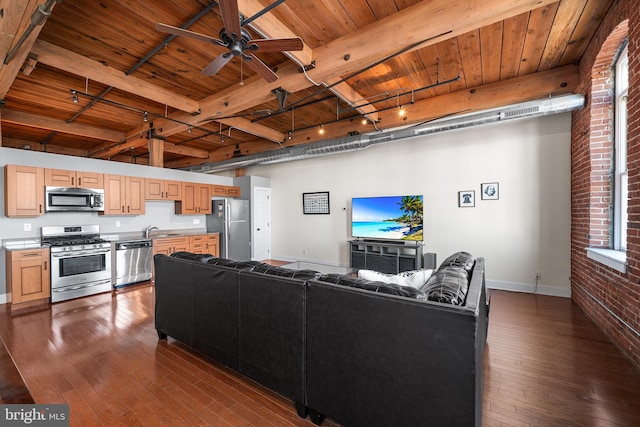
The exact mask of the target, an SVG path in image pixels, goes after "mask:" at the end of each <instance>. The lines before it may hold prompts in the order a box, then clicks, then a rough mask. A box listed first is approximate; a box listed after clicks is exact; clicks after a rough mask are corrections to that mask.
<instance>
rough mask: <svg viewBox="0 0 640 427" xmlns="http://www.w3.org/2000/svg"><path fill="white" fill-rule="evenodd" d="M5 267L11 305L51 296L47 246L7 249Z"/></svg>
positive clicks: (45, 298)
mask: <svg viewBox="0 0 640 427" xmlns="http://www.w3.org/2000/svg"><path fill="white" fill-rule="evenodd" d="M6 267H7V291H8V292H9V293H11V304H12V306H15V305H17V304H22V303H26V302H34V301H38V300H42V302H45V301H47V300H48V299H49V298H50V297H51V272H50V268H51V261H50V258H49V248H38V249H23V250H16V251H7V252H6ZM12 308H13V307H12Z"/></svg>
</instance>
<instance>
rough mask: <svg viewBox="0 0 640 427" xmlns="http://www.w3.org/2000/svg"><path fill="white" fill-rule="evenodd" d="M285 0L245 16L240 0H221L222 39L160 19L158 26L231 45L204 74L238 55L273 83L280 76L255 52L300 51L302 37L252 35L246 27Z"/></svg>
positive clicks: (178, 34) (175, 33) (162, 29)
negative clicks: (165, 22) (272, 37)
mask: <svg viewBox="0 0 640 427" xmlns="http://www.w3.org/2000/svg"><path fill="white" fill-rule="evenodd" d="M282 2H284V0H277V1H276V2H274V3H272V4H271V5H269V6H267V7H265V8H264V9H263V10H261V11H260V12H258V13H256V14H255V15H253V16H252V17H250V18H249V19H245V18H244V16H243V15H242V14H240V13H239V12H238V3H237V0H219V1H218V5H219V6H220V13H221V14H222V23H223V24H224V27H223V28H222V29H221V30H220V33H219V34H218V36H219V37H220V38H219V39H216V38H214V37H210V36H207V35H204V34H200V33H196V32H193V31H189V30H185V29H183V28H178V27H173V26H171V25H166V24H160V23H158V24H156V29H157V30H158V31H162V32H164V33H169V34H174V35H176V36H184V37H189V38H192V39H194V40H200V41H204V42H207V43H213V44H215V45H219V46H223V47H226V48H227V49H229V52H225V53H223V54H221V55H219V56H218V57H217V58H216V59H214V60H213V61H212V62H211V63H210V64H209V65H207V66H206V67H205V68H204V69H203V70H202V74H204V75H205V76H213V75H214V74H216V73H217V72H218V71H220V69H222V67H224V66H225V65H226V63H227V62H229V61H230V60H231V58H232V57H234V56H239V57H241V58H242V59H243V60H244V61H245V62H246V63H247V65H248V66H249V68H251V69H252V70H253V71H255V72H256V73H257V74H259V75H260V76H261V77H262V78H263V79H265V80H266V81H268V82H269V83H272V82H274V81H276V80H278V75H277V74H276V73H274V72H273V70H271V69H270V68H269V67H268V66H267V65H266V64H265V63H264V62H262V61H261V60H260V59H258V57H257V56H255V55H254V54H253V52H257V51H259V52H282V51H298V50H302V48H303V45H302V40H301V39H300V38H298V37H293V38H286V39H252V38H251V35H250V34H249V32H248V31H247V30H245V29H244V28H243V27H245V26H246V25H247V24H249V23H250V22H252V21H254V20H255V19H257V18H259V17H260V16H262V15H264V14H265V13H266V12H268V11H270V10H271V9H273V8H274V7H276V6H278V5H279V4H280V3H282Z"/></svg>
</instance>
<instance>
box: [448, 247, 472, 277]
mask: <svg viewBox="0 0 640 427" xmlns="http://www.w3.org/2000/svg"><path fill="white" fill-rule="evenodd" d="M474 263H475V260H474V258H473V255H471V254H470V253H469V252H456V253H454V254H452V255H450V256H449V257H448V258H447V259H445V260H444V261H442V264H440V268H443V267H448V266H456V267H462V268H464V269H465V270H466V271H467V273H469V272H471V270H472V269H473V264H474Z"/></svg>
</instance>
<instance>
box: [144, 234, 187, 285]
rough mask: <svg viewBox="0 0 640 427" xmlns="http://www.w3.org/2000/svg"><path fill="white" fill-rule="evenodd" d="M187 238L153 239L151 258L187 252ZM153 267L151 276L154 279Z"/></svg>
mask: <svg viewBox="0 0 640 427" xmlns="http://www.w3.org/2000/svg"><path fill="white" fill-rule="evenodd" d="M188 251H189V237H162V238H159V239H153V252H152V253H153V256H156V255H157V254H164V255H171V254H172V253H174V252H188ZM152 266H153V270H152V271H153V276H154V277H155V270H156V269H155V264H153V263H152Z"/></svg>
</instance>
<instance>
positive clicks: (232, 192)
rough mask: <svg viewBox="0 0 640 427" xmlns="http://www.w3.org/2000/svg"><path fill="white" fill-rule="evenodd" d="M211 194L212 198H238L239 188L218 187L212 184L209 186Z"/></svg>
mask: <svg viewBox="0 0 640 427" xmlns="http://www.w3.org/2000/svg"><path fill="white" fill-rule="evenodd" d="M211 188H212V190H211V191H212V194H213V195H214V196H222V197H240V187H236V186H233V185H218V184H213V185H212V186H211Z"/></svg>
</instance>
